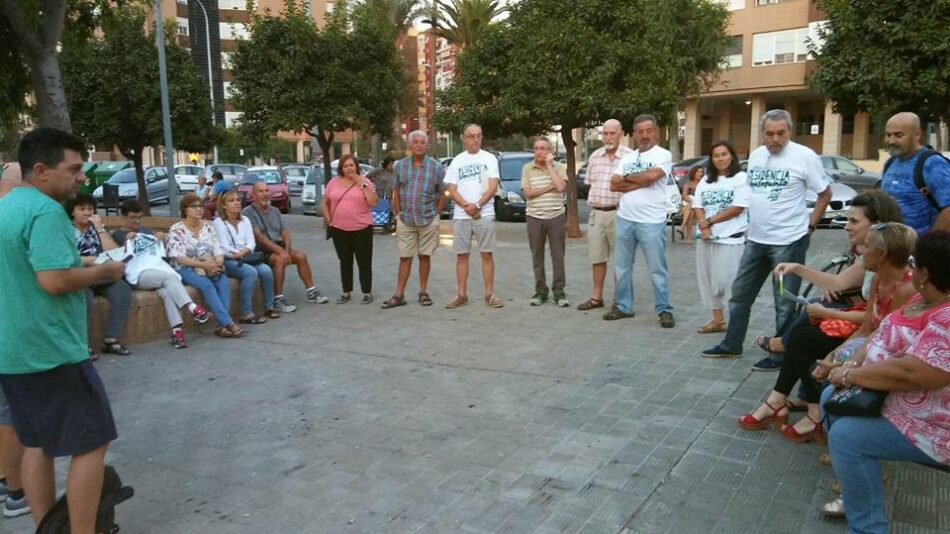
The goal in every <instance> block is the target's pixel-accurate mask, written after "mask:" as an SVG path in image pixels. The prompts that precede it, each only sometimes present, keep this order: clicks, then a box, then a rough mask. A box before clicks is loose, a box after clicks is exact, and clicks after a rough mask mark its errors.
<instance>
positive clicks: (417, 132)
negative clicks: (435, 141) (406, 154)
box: [406, 130, 429, 145]
mask: <svg viewBox="0 0 950 534" xmlns="http://www.w3.org/2000/svg"><path fill="white" fill-rule="evenodd" d="M413 137H421V138H422V140H423V141H425V142H426V144H427V145H428V144H429V136H428V135H426V133H425V132H423V131H422V130H413V131H411V132H409V135H408V136H407V137H406V142H407V143H411V142H412V138H413Z"/></svg>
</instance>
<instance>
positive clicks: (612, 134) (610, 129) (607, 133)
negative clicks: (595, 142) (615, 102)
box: [603, 119, 623, 153]
mask: <svg viewBox="0 0 950 534" xmlns="http://www.w3.org/2000/svg"><path fill="white" fill-rule="evenodd" d="M603 136H604V148H605V149H606V150H607V152H610V153H613V152H615V151H616V150H617V147H618V146H620V139H621V138H622V137H623V125H622V124H620V121H618V120H617V119H607V120H606V121H605V122H604V127H603Z"/></svg>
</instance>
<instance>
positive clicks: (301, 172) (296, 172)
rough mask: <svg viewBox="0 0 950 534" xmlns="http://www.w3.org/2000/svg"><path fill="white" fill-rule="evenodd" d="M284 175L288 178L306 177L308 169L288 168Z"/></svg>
mask: <svg viewBox="0 0 950 534" xmlns="http://www.w3.org/2000/svg"><path fill="white" fill-rule="evenodd" d="M284 174H286V175H287V176H294V177H300V176H306V175H307V168H306V167H287V168H286V169H284Z"/></svg>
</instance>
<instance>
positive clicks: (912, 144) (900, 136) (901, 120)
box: [884, 111, 921, 158]
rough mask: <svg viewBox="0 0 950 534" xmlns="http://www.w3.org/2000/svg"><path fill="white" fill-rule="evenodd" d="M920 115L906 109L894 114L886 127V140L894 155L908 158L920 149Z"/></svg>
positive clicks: (888, 148) (888, 149) (889, 150)
mask: <svg viewBox="0 0 950 534" xmlns="http://www.w3.org/2000/svg"><path fill="white" fill-rule="evenodd" d="M920 133H921V132H920V117H918V116H917V114H916V113H911V112H909V111H904V112H901V113H897V114H895V115H893V116H892V117H891V118H890V119H888V120H887V125H886V126H885V127H884V142H885V143H886V144H887V151H888V152H889V153H890V154H891V155H892V156H898V157H900V158H907V157H909V156H910V155H911V154H913V153H914V152H917V150H919V149H920Z"/></svg>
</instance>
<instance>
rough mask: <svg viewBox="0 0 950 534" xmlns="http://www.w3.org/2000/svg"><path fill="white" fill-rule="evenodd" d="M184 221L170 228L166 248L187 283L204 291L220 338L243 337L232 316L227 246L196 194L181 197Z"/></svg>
mask: <svg viewBox="0 0 950 534" xmlns="http://www.w3.org/2000/svg"><path fill="white" fill-rule="evenodd" d="M180 206H181V215H182V220H181V221H180V222H177V223H175V224H173V225H172V227H171V228H170V229H169V230H168V242H167V243H166V247H165V249H166V251H167V252H168V258H169V260H171V262H172V266H173V267H175V270H177V271H178V274H180V275H181V281H182V282H184V283H185V285H189V286H191V287H194V288H197V289H198V291H201V296H202V297H203V298H204V301H205V304H207V305H208V307H209V308H211V311H212V312H213V313H214V319H215V321H217V323H218V325H219V327H218V328H217V329H216V330H215V331H214V333H215V334H216V335H218V336H219V337H241V336H243V335H244V330H243V329H242V328H241V327H240V326H238V325H237V324H235V323H234V320H233V319H231V314H230V311H229V308H230V307H231V284H230V283H229V282H228V277H227V276H226V275H225V274H224V249H223V248H221V243H219V242H218V236H217V234H215V232H214V228H213V227H212V226H211V223H210V222H209V221H206V220H204V219H202V218H201V216H202V210H203V206H202V205H201V199H199V198H198V195H196V194H194V193H188V194H186V195H184V196H183V197H182V198H181V204H180Z"/></svg>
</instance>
